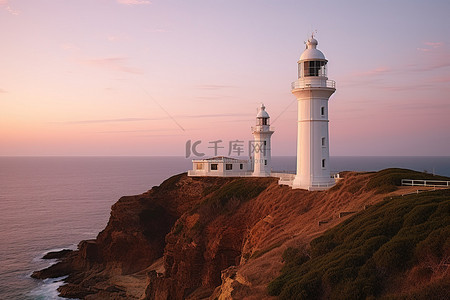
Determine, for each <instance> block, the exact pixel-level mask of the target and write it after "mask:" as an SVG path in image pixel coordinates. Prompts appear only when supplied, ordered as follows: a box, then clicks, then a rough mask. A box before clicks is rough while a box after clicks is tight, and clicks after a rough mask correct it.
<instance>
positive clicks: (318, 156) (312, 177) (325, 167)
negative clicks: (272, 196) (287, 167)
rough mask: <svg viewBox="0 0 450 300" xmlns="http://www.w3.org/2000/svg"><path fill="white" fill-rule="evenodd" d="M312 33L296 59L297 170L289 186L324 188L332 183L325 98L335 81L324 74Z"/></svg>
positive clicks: (324, 69)
mask: <svg viewBox="0 0 450 300" xmlns="http://www.w3.org/2000/svg"><path fill="white" fill-rule="evenodd" d="M317 44H318V42H317V40H316V39H315V38H314V36H311V38H310V39H309V40H308V41H307V42H306V49H305V51H303V53H302V55H301V56H300V60H299V61H298V79H297V80H296V81H294V82H293V83H292V87H291V88H292V94H294V95H295V97H296V98H297V101H298V137H297V174H296V176H295V179H294V181H293V183H292V188H299V189H307V190H324V189H327V188H329V187H331V186H332V185H333V184H334V179H333V178H331V176H330V175H331V174H330V162H329V161H330V148H329V146H330V143H329V136H328V122H329V121H328V99H329V98H330V96H331V95H332V94H333V93H334V92H335V91H336V88H335V87H336V84H335V82H334V81H333V80H328V77H327V62H328V61H327V60H326V59H325V56H324V55H323V53H322V52H321V51H320V50H318V49H317Z"/></svg>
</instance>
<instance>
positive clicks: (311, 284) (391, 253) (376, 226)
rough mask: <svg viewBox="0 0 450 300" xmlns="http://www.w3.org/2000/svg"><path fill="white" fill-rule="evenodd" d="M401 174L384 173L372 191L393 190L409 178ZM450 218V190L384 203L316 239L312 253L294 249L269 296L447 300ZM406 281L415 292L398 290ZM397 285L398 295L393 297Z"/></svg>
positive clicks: (408, 289)
mask: <svg viewBox="0 0 450 300" xmlns="http://www.w3.org/2000/svg"><path fill="white" fill-rule="evenodd" d="M397 170H399V169H394V170H392V169H390V170H384V171H381V172H379V173H378V174H376V175H375V176H374V177H373V178H372V182H373V184H376V185H378V186H379V187H382V188H385V187H386V186H389V185H392V184H394V185H395V184H396V183H397V182H396V180H397V175H396V174H398V173H401V172H403V171H397ZM400 170H401V169H400ZM389 173H390V174H391V175H392V174H394V175H393V177H389V176H388V175H387V174H389ZM398 178H400V176H399V177H398ZM401 178H405V177H404V176H401ZM421 179H423V176H422V177H421ZM449 215H450V190H442V191H435V192H428V193H422V194H418V195H410V196H405V197H394V198H392V199H390V200H385V201H383V202H381V203H379V204H377V205H374V206H372V207H370V208H369V209H367V210H365V211H363V212H361V213H359V214H357V215H355V216H353V217H352V218H350V219H348V220H346V221H345V222H343V223H341V224H340V225H338V226H336V227H334V228H332V229H331V230H329V231H327V232H326V233H325V234H324V235H323V236H321V237H319V238H317V239H315V240H313V241H312V242H311V244H310V246H311V248H310V249H309V250H308V251H305V250H304V249H294V248H288V249H287V250H286V251H285V253H284V255H283V259H284V261H285V266H284V268H283V270H282V275H281V276H280V277H278V278H277V279H275V280H274V281H273V282H271V283H270V285H269V293H270V294H271V295H279V296H280V298H281V299H320V298H326V299H367V298H369V299H370V298H372V297H380V296H386V295H389V294H390V296H389V297H391V298H392V299H396V297H399V298H402V299H403V297H406V298H414V299H422V298H426V297H429V296H433V297H432V298H433V299H440V297H442V299H445V297H446V296H448V294H447V293H448V291H449V288H450V286H449V283H448V282H450V280H449V278H448V277H449V276H450V275H449V274H448V272H447V268H448V264H449V259H450V218H449ZM406 277H408V280H409V281H411V282H410V283H409V284H410V286H409V287H406V288H405V287H404V286H403V287H400V285H402V284H404V283H405V282H407V281H408V280H407V279H406ZM412 278H414V279H415V281H413V280H412ZM399 279H401V280H399ZM396 283H398V285H399V287H398V288H397V292H392V291H393V290H395V288H393V285H395V284H396ZM416 283H417V285H416ZM414 285H416V286H415V287H414Z"/></svg>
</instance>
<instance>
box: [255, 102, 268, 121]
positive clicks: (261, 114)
mask: <svg viewBox="0 0 450 300" xmlns="http://www.w3.org/2000/svg"><path fill="white" fill-rule="evenodd" d="M256 117H257V118H270V117H269V114H268V113H267V111H266V107H265V106H264V104H262V103H261V107H260V108H259V110H258V114H257V115H256Z"/></svg>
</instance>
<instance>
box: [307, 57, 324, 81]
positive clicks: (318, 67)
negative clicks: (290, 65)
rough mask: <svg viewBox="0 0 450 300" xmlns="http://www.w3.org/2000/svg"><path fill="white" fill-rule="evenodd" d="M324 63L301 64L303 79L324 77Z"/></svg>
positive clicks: (310, 62) (309, 62)
mask: <svg viewBox="0 0 450 300" xmlns="http://www.w3.org/2000/svg"><path fill="white" fill-rule="evenodd" d="M326 64H327V62H326V61H320V60H317V61H305V62H304V63H303V68H304V70H305V71H304V74H305V77H308V76H326Z"/></svg>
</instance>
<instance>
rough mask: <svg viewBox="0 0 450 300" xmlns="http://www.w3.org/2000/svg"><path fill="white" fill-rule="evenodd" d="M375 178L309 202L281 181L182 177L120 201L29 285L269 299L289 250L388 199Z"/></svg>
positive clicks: (68, 292)
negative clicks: (91, 236) (42, 281)
mask: <svg viewBox="0 0 450 300" xmlns="http://www.w3.org/2000/svg"><path fill="white" fill-rule="evenodd" d="M370 177H371V174H362V173H351V172H350V173H347V174H346V175H345V179H344V180H342V181H341V182H340V183H339V184H338V185H337V186H336V187H335V188H333V189H331V190H329V191H326V192H307V191H303V190H291V189H290V188H289V187H287V186H279V185H278V184H277V179H275V178H191V177H187V176H186V174H180V175H176V176H173V177H171V178H169V179H168V180H166V181H165V182H164V183H162V184H161V185H160V186H158V187H153V188H152V189H151V190H150V191H148V192H146V193H144V194H142V195H138V196H129V197H122V198H121V199H120V200H119V201H118V202H117V203H116V204H114V205H113V207H112V210H111V217H110V220H109V222H108V225H107V226H106V228H105V229H104V230H103V231H102V232H101V233H100V234H99V235H98V237H97V238H96V239H95V240H92V241H83V242H81V243H80V245H79V248H78V250H77V251H74V252H73V253H64V257H62V258H61V262H59V263H58V264H56V265H53V266H51V267H50V268H48V269H46V270H42V271H37V272H35V273H34V274H33V277H35V278H48V277H59V276H63V275H69V276H68V277H67V279H66V280H65V282H66V284H65V285H64V286H62V287H61V288H60V289H59V291H60V293H61V295H62V296H64V297H72V298H85V299H94V298H99V297H101V298H106V299H108V298H111V299H120V298H124V299H125V298H126V299H133V298H134V299H139V298H141V299H208V298H210V297H211V299H215V298H217V299H243V298H245V299H262V298H270V297H269V296H268V294H267V284H268V283H269V282H270V281H271V280H273V279H274V278H275V277H276V276H278V275H279V273H280V270H281V267H282V260H281V254H282V252H283V251H284V250H285V249H286V248H287V247H288V246H295V247H301V246H304V245H307V244H308V243H309V242H310V241H311V239H312V238H314V237H316V236H317V235H319V234H320V233H322V232H323V231H324V230H326V229H328V228H330V227H332V226H334V225H336V224H338V223H339V222H341V221H342V220H344V219H345V217H344V216H343V215H345V213H348V214H351V213H352V212H355V211H360V210H363V209H364V207H365V206H367V205H370V204H373V203H375V202H377V201H379V200H381V199H382V198H383V197H385V194H382V193H381V194H380V193H378V192H377V191H376V189H373V188H371V187H370V184H369V181H370ZM342 213H343V214H342ZM340 215H341V218H340V217H339V216H340Z"/></svg>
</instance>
